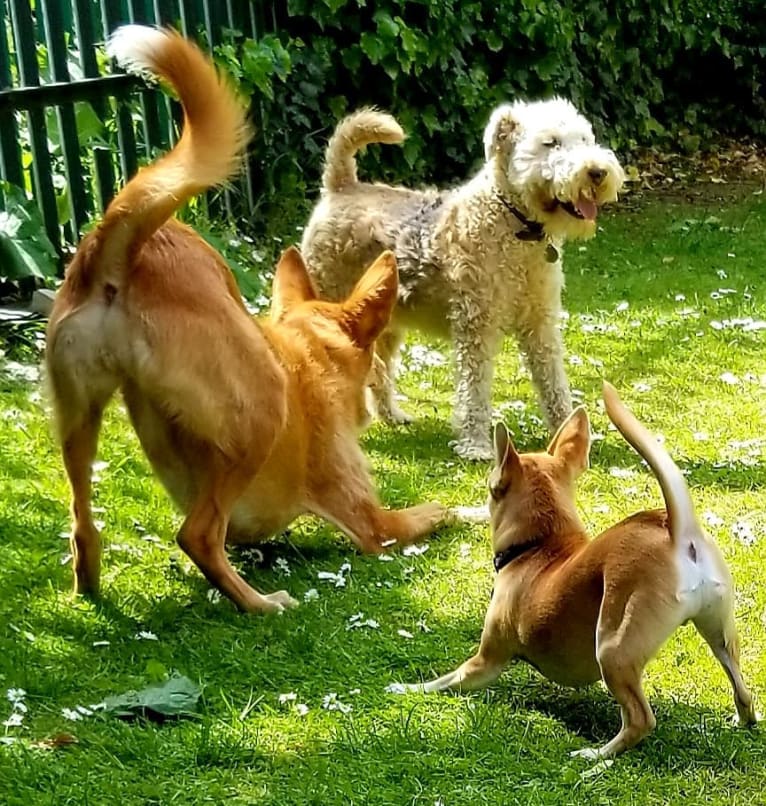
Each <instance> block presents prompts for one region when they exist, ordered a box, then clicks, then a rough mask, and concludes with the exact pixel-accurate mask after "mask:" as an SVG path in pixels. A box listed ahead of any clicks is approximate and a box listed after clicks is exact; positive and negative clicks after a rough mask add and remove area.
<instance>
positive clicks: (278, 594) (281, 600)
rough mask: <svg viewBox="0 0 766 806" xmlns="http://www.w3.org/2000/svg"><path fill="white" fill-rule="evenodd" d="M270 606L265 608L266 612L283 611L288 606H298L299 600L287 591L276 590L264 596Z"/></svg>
mask: <svg viewBox="0 0 766 806" xmlns="http://www.w3.org/2000/svg"><path fill="white" fill-rule="evenodd" d="M263 599H264V601H266V602H268V604H269V606H267V607H265V608H263V612H265V613H282V612H283V611H284V610H286V609H287V608H292V607H298V601H297V600H296V599H293V597H292V596H290V594H289V593H288V592H287V591H275V592H274V593H268V594H266V595H265V596H264V597H263Z"/></svg>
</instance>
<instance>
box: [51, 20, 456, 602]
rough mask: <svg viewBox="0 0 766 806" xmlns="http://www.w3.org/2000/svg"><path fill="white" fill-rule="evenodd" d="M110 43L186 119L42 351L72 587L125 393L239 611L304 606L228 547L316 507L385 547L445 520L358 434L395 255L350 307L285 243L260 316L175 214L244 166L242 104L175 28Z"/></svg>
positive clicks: (141, 177) (93, 558) (64, 300)
mask: <svg viewBox="0 0 766 806" xmlns="http://www.w3.org/2000/svg"><path fill="white" fill-rule="evenodd" d="M108 50H109V53H110V55H112V56H114V57H115V58H116V59H117V60H118V61H119V62H120V64H122V65H123V66H124V67H126V68H128V69H130V70H132V71H134V72H137V73H141V74H146V75H149V76H153V77H158V78H161V79H164V80H165V81H167V82H168V83H169V84H170V85H171V86H172V87H173V88H174V89H175V91H176V93H177V94H178V97H179V98H180V100H181V103H182V105H183V108H184V113H185V120H184V129H183V135H182V137H181V139H180V140H179V142H178V144H177V145H176V146H175V148H174V149H173V150H172V151H171V152H170V153H169V154H167V155H165V156H164V157H163V158H161V159H159V160H158V161H156V162H155V163H153V164H152V165H150V166H149V167H147V168H145V169H144V170H142V171H140V172H139V174H138V175H137V176H136V177H134V178H133V179H132V180H131V181H130V182H129V183H128V184H127V185H126V187H125V188H123V190H122V191H121V192H120V193H119V194H118V195H117V197H116V198H115V199H114V200H113V201H112V203H111V204H110V205H109V208H108V209H107V211H106V214H105V215H104V219H103V221H102V222H101V223H100V224H99V225H98V227H96V228H95V229H94V230H93V231H92V232H91V233H89V234H88V235H87V236H86V237H85V238H84V239H83V240H82V243H81V244H80V246H79V248H78V250H77V253H76V255H75V257H74V259H73V261H72V263H71V265H70V266H69V269H68V271H67V274H66V279H65V281H64V284H63V285H62V287H61V290H60V292H59V293H58V295H57V298H56V302H55V306H54V309H53V312H52V315H51V320H50V325H49V328H48V345H47V353H46V362H47V370H48V377H49V381H50V386H51V391H52V395H53V405H54V411H55V419H56V424H57V426H58V432H59V436H60V439H61V447H62V452H63V458H64V464H65V466H66V471H67V474H68V476H69V480H70V483H71V487H72V494H73V507H72V511H73V516H74V529H73V535H72V554H73V556H74V561H73V562H74V576H75V588H76V590H77V591H78V592H80V593H92V594H95V593H97V592H98V588H99V578H100V563H101V541H100V536H99V533H98V531H97V529H96V526H95V525H94V522H93V516H92V509H91V463H92V462H93V459H94V456H95V453H96V446H97V440H98V433H99V427H100V424H101V417H102V412H103V410H104V407H105V406H106V404H107V403H108V402H109V399H110V398H111V397H112V395H113V394H114V393H115V391H117V389H120V390H121V391H122V394H123V396H124V399H125V403H126V405H127V408H128V411H129V414H130V418H131V421H132V423H133V427H134V428H135V430H136V433H137V434H138V437H139V439H140V441H141V445H142V447H143V449H144V451H145V453H146V455H147V457H148V459H149V461H150V463H151V465H152V467H153V469H154V471H155V473H156V474H157V476H158V477H159V479H160V480H161V481H162V483H163V485H164V486H165V488H166V489H167V490H168V492H169V493H170V495H171V496H172V498H173V499H174V501H175V502H176V504H177V505H178V506H179V507H180V509H181V510H182V511H183V513H184V514H185V516H186V519H185V521H184V523H183V525H182V526H181V529H180V531H179V533H178V542H179V544H180V546H181V548H182V549H183V550H184V551H185V552H186V553H187V554H188V555H189V556H190V557H191V559H192V560H194V562H195V563H196V564H197V566H198V567H199V568H200V570H201V571H202V573H203V574H204V575H205V576H206V577H207V579H208V580H209V581H210V582H211V583H212V584H213V585H215V586H216V587H217V588H218V589H219V590H220V591H221V592H222V593H224V594H225V595H226V596H228V597H229V598H230V599H231V600H232V601H233V602H234V603H235V604H236V605H237V606H238V607H239V608H241V609H242V610H245V611H280V610H282V609H283V608H285V607H289V606H292V605H294V604H296V603H295V601H294V600H293V599H292V598H291V597H290V596H289V595H288V594H287V592H285V591H278V592H276V593H272V594H269V595H262V594H260V593H258V592H257V591H255V590H254V589H253V588H251V587H250V586H249V585H248V584H247V583H246V582H245V581H244V580H243V579H242V578H241V577H240V576H239V575H238V574H237V573H236V572H235V570H234V569H233V568H232V566H231V565H230V563H229V561H228V559H227V556H226V553H225V549H224V543H225V541H226V540H228V541H230V542H243V543H245V542H254V541H257V540H259V539H261V538H263V537H266V536H268V535H270V534H273V533H274V532H277V531H279V530H280V529H283V528H284V527H285V526H287V524H289V523H290V522H291V521H292V520H293V519H294V518H296V517H297V516H298V515H300V514H301V513H304V512H309V513H314V514H316V515H319V516H320V517H323V518H326V519H327V520H329V521H330V522H331V523H333V524H335V525H336V526H338V527H339V528H340V529H341V530H342V531H344V532H345V533H346V534H347V535H348V536H349V537H350V538H351V539H352V540H353V541H354V543H356V545H357V546H358V547H359V548H360V549H361V550H362V551H365V552H380V551H382V550H384V548H385V547H386V546H389V545H392V544H394V543H399V544H404V543H409V542H411V541H413V540H416V539H417V538H419V537H421V536H423V535H426V534H428V533H429V532H431V531H432V530H433V529H434V528H436V527H437V526H438V525H439V524H441V523H442V522H443V521H444V520H445V515H446V511H445V509H444V508H442V507H441V506H440V505H438V504H422V505H420V506H415V507H412V508H409V509H404V510H399V511H391V510H386V509H383V508H381V506H380V504H379V502H378V498H377V496H376V493H375V489H374V487H373V485H372V482H371V480H370V477H369V473H368V469H367V461H366V459H365V457H364V455H363V453H362V451H361V449H360V447H359V445H358V441H357V434H358V431H359V429H360V428H361V427H362V425H363V420H364V417H365V414H366V411H365V403H364V394H365V385H366V379H367V376H368V374H369V370H370V365H371V363H372V355H373V350H374V341H375V338H376V337H377V335H378V334H379V333H380V332H381V330H382V329H383V328H384V327H385V326H386V324H387V322H388V320H389V317H390V314H391V309H392V308H393V306H394V304H395V302H396V293H397V271H396V262H395V259H394V257H393V255H392V254H391V253H384V254H383V255H381V256H380V257H379V258H378V260H377V261H376V262H375V263H374V265H373V266H372V267H371V268H370V269H369V270H368V271H367V272H366V273H364V275H363V276H362V278H361V279H360V280H359V282H358V283H357V284H356V286H355V287H354V289H353V291H352V292H351V294H350V295H349V296H348V297H347V298H346V299H345V300H344V301H343V302H341V303H330V302H322V301H320V300H318V299H317V298H316V294H315V291H314V288H313V286H312V284H311V281H310V279H309V276H308V274H307V272H306V268H305V265H304V263H303V261H302V259H301V256H300V254H299V252H298V251H297V250H296V249H288V250H287V251H286V252H285V253H284V255H283V256H282V258H281V260H280V262H279V265H278V266H277V269H276V274H275V278H274V294H273V303H272V308H271V321H259V322H256V321H255V320H253V319H252V317H251V316H250V315H249V314H248V312H247V310H246V308H245V306H244V304H243V302H242V299H241V297H240V295H239V292H238V290H237V286H236V284H235V282H234V279H233V278H232V276H231V273H230V272H229V270H228V268H227V267H226V264H225V263H224V261H223V259H222V258H221V257H220V256H219V255H218V254H217V253H216V252H215V251H214V250H213V249H212V248H211V247H210V246H208V245H207V244H206V243H205V242H204V241H203V240H202V239H201V238H200V237H199V236H198V235H197V234H196V233H195V232H194V231H193V230H192V229H190V228H189V227H186V226H184V225H183V224H180V223H179V222H177V221H175V220H174V219H172V218H171V216H172V215H173V213H174V211H175V210H176V209H177V208H178V207H179V206H180V205H182V204H183V203H184V202H185V201H186V200H187V199H189V198H191V197H192V196H194V195H195V194H197V193H200V192H201V191H203V190H205V189H206V188H207V187H210V186H211V185H215V184H219V183H221V182H223V181H225V180H226V179H227V178H228V177H229V176H230V175H231V174H232V173H233V172H234V171H236V170H237V168H238V165H239V164H240V162H241V158H242V155H243V152H244V149H245V147H246V145H247V142H248V140H249V137H250V130H249V127H248V125H247V121H246V113H245V110H244V107H243V106H242V105H241V104H240V102H239V101H238V99H237V98H236V97H235V95H234V94H233V92H232V90H231V89H230V88H229V86H228V85H227V84H226V82H225V81H223V80H222V79H221V78H220V77H219V76H218V74H217V73H216V70H215V68H214V66H213V65H212V63H211V62H210V61H209V60H208V59H207V58H206V57H205V56H204V55H203V54H202V53H201V51H200V50H199V49H198V48H197V47H196V46H195V45H193V44H192V43H190V42H189V41H187V40H185V39H183V38H182V37H181V36H179V35H178V34H176V33H175V32H172V31H169V30H157V29H153V28H147V27H143V26H138V25H131V26H125V27H123V28H120V29H118V30H117V31H116V32H115V34H114V35H113V36H112V38H111V40H110V42H109V47H108Z"/></svg>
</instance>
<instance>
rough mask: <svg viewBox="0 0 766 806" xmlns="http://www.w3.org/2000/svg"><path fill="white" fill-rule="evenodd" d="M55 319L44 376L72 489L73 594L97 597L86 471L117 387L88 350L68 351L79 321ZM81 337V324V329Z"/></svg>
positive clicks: (96, 552)
mask: <svg viewBox="0 0 766 806" xmlns="http://www.w3.org/2000/svg"><path fill="white" fill-rule="evenodd" d="M88 318H89V314H88V312H86V313H85V314H83V315H82V316H81V317H79V318H78V317H76V316H73V317H71V318H70V319H68V320H65V321H64V322H63V323H60V324H59V326H58V328H57V330H56V331H55V332H54V333H49V336H48V347H47V352H46V365H47V377H48V382H49V385H50V392H51V397H52V403H53V411H54V417H55V423H56V430H57V432H58V437H59V440H60V443H61V453H62V456H63V460H64V467H65V469H66V472H67V476H68V477H69V484H70V487H71V489H72V521H73V523H72V537H71V547H72V567H73V570H74V590H75V593H79V594H87V595H90V596H98V592H99V583H100V577H101V536H100V535H99V533H98V529H96V525H95V523H94V522H93V511H92V508H91V474H92V465H93V460H94V459H95V458H96V449H97V446H98V435H99V431H100V429H101V417H102V414H103V411H104V407H105V406H106V404H107V403H108V402H109V399H110V398H111V396H112V394H113V393H114V391H115V389H116V388H117V379H116V378H114V377H112V376H111V375H110V374H109V372H108V371H106V370H105V369H104V368H103V366H101V364H100V363H99V361H98V360H97V357H96V356H95V355H93V354H92V352H91V351H90V350H89V349H85V350H83V351H77V350H73V351H70V349H69V345H70V343H73V342H74V343H79V342H77V339H78V337H79V330H80V327H81V324H80V322H79V319H82V320H83V321H85V324H86V325H87V322H88ZM86 335H87V327H86Z"/></svg>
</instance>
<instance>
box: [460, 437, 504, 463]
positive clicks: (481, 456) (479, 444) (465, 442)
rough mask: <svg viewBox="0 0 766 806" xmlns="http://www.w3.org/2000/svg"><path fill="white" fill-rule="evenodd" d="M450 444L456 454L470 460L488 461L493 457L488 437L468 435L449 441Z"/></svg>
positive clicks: (493, 453)
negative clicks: (480, 437) (479, 437)
mask: <svg viewBox="0 0 766 806" xmlns="http://www.w3.org/2000/svg"><path fill="white" fill-rule="evenodd" d="M450 446H451V447H452V449H453V450H454V451H455V453H456V454H457V455H458V456H460V457H461V458H462V459H468V460H469V461H471V462H490V461H492V459H494V458H495V452H494V450H493V448H492V443H491V442H490V441H489V438H486V439H475V438H474V439H472V438H470V437H461V438H460V439H456V440H453V441H452V442H450Z"/></svg>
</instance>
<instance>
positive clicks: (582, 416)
mask: <svg viewBox="0 0 766 806" xmlns="http://www.w3.org/2000/svg"><path fill="white" fill-rule="evenodd" d="M548 453H549V454H550V455H551V456H555V457H556V458H557V459H561V460H562V461H563V462H564V463H565V464H566V465H567V467H569V468H570V470H571V471H572V474H573V476H575V477H577V476H579V475H580V473H582V472H583V471H584V470H587V469H588V467H590V461H589V459H588V454H589V453H590V421H589V420H588V412H587V411H585V408H584V407H583V406H578V407H577V408H576V409H575V410H574V411H573V412H572V413H571V414H570V415H569V417H567V418H566V420H564V422H563V423H562V424H561V426H560V427H559V430H558V431H557V432H556V435H555V436H554V437H553V439H552V440H551V444H550V445H548Z"/></svg>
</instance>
